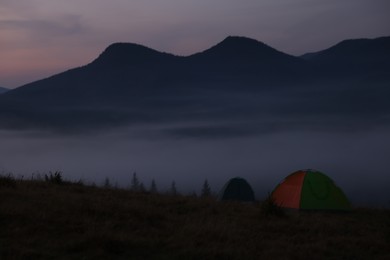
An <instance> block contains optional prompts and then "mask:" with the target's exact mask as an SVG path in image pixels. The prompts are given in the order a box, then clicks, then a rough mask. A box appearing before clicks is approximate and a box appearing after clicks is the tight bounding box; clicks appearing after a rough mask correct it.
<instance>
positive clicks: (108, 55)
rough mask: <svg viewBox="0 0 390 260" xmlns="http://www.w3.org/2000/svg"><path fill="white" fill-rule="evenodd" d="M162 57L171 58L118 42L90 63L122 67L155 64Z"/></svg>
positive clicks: (146, 48)
mask: <svg viewBox="0 0 390 260" xmlns="http://www.w3.org/2000/svg"><path fill="white" fill-rule="evenodd" d="M164 57H173V55H171V54H167V53H162V52H159V51H156V50H153V49H151V48H148V47H145V46H143V45H140V44H135V43H123V42H119V43H113V44H111V45H110V46H108V47H107V48H106V49H105V50H104V51H103V52H102V54H100V55H99V57H98V58H97V59H96V60H94V61H93V62H92V63H93V64H95V65H96V64H98V65H102V64H109V65H111V66H123V65H129V64H140V63H149V62H155V61H158V60H161V59H162V58H164Z"/></svg>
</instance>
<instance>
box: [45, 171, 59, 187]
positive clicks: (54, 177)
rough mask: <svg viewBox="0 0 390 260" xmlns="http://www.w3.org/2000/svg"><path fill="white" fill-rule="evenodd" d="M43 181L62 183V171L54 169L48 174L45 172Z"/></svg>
mask: <svg viewBox="0 0 390 260" xmlns="http://www.w3.org/2000/svg"><path fill="white" fill-rule="evenodd" d="M45 181H46V182H50V183H54V184H58V185H61V184H63V183H64V181H63V179H62V172H60V171H55V172H49V174H45Z"/></svg>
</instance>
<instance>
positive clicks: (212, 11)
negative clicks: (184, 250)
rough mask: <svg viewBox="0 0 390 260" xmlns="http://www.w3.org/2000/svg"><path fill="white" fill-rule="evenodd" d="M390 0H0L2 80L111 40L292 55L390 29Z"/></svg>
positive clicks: (65, 61) (183, 49)
mask: <svg viewBox="0 0 390 260" xmlns="http://www.w3.org/2000/svg"><path fill="white" fill-rule="evenodd" d="M389 13H390V1H388V0H343V1H340V0H326V1H323V0H278V1H275V0H244V1H238V0H212V1H210V0H207V1H206V0H131V1H130V0H110V1H107V0H67V1H60V0H17V1H15V0H0V86H3V87H9V88H15V87H18V86H21V85H23V84H26V83H29V82H31V81H34V80H38V79H41V78H44V77H48V76H50V75H52V74H55V73H58V72H62V71H64V70H66V69H70V68H73V67H78V66H81V65H85V64H87V63H89V62H91V61H92V60H93V59H94V58H96V57H97V56H98V55H99V54H100V53H101V52H102V51H103V50H104V49H105V48H106V47H107V46H108V45H109V44H111V43H113V42H134V43H139V44H143V45H146V46H149V47H151V48H154V49H157V50H159V51H165V52H169V53H173V54H178V55H189V54H192V53H195V52H199V51H202V50H204V49H207V48H209V47H211V46H212V45H215V44H216V43H218V42H219V41H221V40H223V39H224V38H225V37H226V36H228V35H241V36H247V37H251V38H255V39H257V40H260V41H263V42H264V43H266V44H268V45H270V46H272V47H274V48H276V49H278V50H280V51H284V52H286V53H289V54H293V55H300V54H303V53H305V52H312V51H318V50H322V49H324V48H328V47H330V46H331V45H333V44H335V43H337V42H339V41H341V40H344V39H350V38H375V37H380V36H388V35H390V15H389Z"/></svg>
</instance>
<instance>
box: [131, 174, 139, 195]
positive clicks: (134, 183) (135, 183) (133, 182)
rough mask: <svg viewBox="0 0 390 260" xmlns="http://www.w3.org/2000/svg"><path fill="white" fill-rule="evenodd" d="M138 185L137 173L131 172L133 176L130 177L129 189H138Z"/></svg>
mask: <svg viewBox="0 0 390 260" xmlns="http://www.w3.org/2000/svg"><path fill="white" fill-rule="evenodd" d="M139 186H140V183H139V180H138V177H137V173H136V172H134V173H133V178H132V179H131V187H130V189H131V190H132V191H138V190H139Z"/></svg>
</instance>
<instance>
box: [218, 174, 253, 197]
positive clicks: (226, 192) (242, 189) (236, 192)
mask: <svg viewBox="0 0 390 260" xmlns="http://www.w3.org/2000/svg"><path fill="white" fill-rule="evenodd" d="M219 200H236V201H246V202H252V201H254V200H255V194H254V192H253V190H252V187H251V186H250V185H249V183H248V182H247V181H246V180H245V179H243V178H239V177H236V178H233V179H230V180H229V181H228V182H227V183H226V184H225V186H223V188H222V190H221V191H220V193H219Z"/></svg>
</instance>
